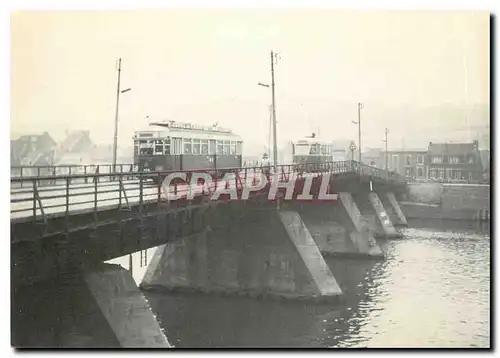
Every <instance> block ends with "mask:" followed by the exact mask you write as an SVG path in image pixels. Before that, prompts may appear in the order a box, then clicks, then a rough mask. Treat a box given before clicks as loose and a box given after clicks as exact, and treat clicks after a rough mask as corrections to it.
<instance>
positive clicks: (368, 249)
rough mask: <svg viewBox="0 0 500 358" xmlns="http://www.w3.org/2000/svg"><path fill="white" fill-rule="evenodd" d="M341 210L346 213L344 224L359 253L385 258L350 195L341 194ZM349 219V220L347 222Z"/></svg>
mask: <svg viewBox="0 0 500 358" xmlns="http://www.w3.org/2000/svg"><path fill="white" fill-rule="evenodd" d="M339 198H340V203H341V204H342V206H341V209H343V211H344V212H345V214H346V216H345V215H344V218H345V219H344V224H345V225H346V227H348V228H350V230H349V238H350V240H351V242H352V243H353V244H354V247H355V248H356V249H357V252H359V253H363V254H366V255H369V256H374V257H383V256H384V253H383V252H382V250H381V248H380V246H379V245H378V244H377V242H376V241H375V238H374V237H373V234H372V233H371V232H370V230H369V228H368V227H367V225H366V222H365V220H364V218H363V216H362V215H361V212H360V210H359V208H358V206H357V205H356V203H355V202H354V200H353V198H352V195H351V194H350V193H346V192H344V193H339ZM346 219H347V220H346Z"/></svg>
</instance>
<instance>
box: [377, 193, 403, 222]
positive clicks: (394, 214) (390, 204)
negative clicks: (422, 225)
mask: <svg viewBox="0 0 500 358" xmlns="http://www.w3.org/2000/svg"><path fill="white" fill-rule="evenodd" d="M380 199H381V200H382V203H383V205H384V208H386V209H387V213H388V214H389V217H390V219H391V221H392V223H393V225H394V226H396V227H398V226H400V227H405V226H408V221H406V216H405V214H404V213H403V210H401V207H400V205H399V203H398V200H397V199H396V196H395V195H394V193H393V192H387V193H383V194H381V195H380Z"/></svg>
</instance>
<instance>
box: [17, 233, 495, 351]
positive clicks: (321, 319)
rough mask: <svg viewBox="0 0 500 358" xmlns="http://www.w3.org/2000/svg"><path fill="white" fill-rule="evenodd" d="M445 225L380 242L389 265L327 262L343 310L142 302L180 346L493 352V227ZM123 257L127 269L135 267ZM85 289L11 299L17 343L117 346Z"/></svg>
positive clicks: (40, 287) (73, 285) (70, 281)
mask: <svg viewBox="0 0 500 358" xmlns="http://www.w3.org/2000/svg"><path fill="white" fill-rule="evenodd" d="M410 224H413V225H414V227H415V226H416V225H415V224H414V223H410ZM439 225H441V226H442V225H443V224H442V223H440V224H439V223H438V224H436V223H434V224H432V225H430V224H427V226H425V225H422V226H420V227H421V228H419V229H406V230H404V231H403V233H404V237H403V238H402V239H400V240H395V241H389V242H386V243H385V244H384V245H386V246H387V250H388V257H387V259H386V260H384V261H375V260H358V259H356V260H355V259H339V258H327V259H326V261H327V263H328V265H329V266H330V268H331V270H332V272H333V274H334V276H335V277H336V278H337V281H338V283H339V285H340V287H341V288H342V290H343V291H344V293H345V294H346V300H345V302H344V303H342V304H336V305H334V304H323V305H318V304H313V303H307V302H288V301H267V300H255V299H249V298H239V297H220V296H207V295H187V294H183V295H175V294H165V293H152V292H145V296H146V297H147V298H148V300H149V303H150V304H151V307H152V309H153V311H154V312H155V313H156V317H157V319H158V320H159V323H160V325H161V326H162V327H163V328H164V329H165V330H166V333H167V336H168V338H169V341H170V342H171V343H172V344H173V345H175V346H177V347H488V346H489V344H490V343H489V342H490V330H489V325H490V321H489V316H490V299H489V297H490V238H489V227H486V228H484V230H483V231H481V230H478V229H477V227H476V228H474V227H473V226H471V225H469V224H466V225H464V223H454V224H453V225H450V226H445V227H444V228H443V227H441V228H440V227H439ZM461 225H462V226H461ZM429 226H430V227H429ZM153 253H154V250H151V251H150V252H148V255H147V257H148V258H147V260H146V258H145V256H142V258H141V256H139V259H137V258H133V261H134V262H135V260H136V259H137V260H139V264H138V266H139V268H137V269H136V268H134V276H135V278H136V280H139V281H140V279H141V277H142V275H143V274H144V271H145V268H146V266H147V265H146V264H144V262H145V261H148V260H150V259H151V257H152V255H153ZM121 260H122V261H123V264H124V265H125V266H126V265H127V264H128V263H129V262H130V260H129V258H128V257H127V258H122V259H121ZM141 262H142V263H141ZM134 267H137V266H135V264H134ZM83 287H85V286H84V285H83V284H82V283H80V284H78V281H77V280H75V279H74V278H71V277H67V278H61V280H59V281H57V282H55V281H54V282H50V283H40V284H37V285H36V286H33V287H25V288H22V289H20V291H18V292H15V293H14V294H13V297H12V300H13V306H12V313H13V319H12V325H13V336H14V341H15V342H17V344H23V345H29V346H38V347H75V346H80V347H83V346H85V347H115V346H117V341H116V338H114V337H113V335H112V334H111V333H110V330H109V327H106V326H107V324H106V322H104V321H103V322H100V321H99V320H100V319H102V317H97V316H95V317H94V316H92V315H91V314H90V313H89V312H94V311H96V309H91V307H90V306H89V302H92V300H91V298H89V297H87V296H88V295H89V292H88V291H87V290H85V289H83ZM97 323H99V324H98V325H97V326H99V327H101V328H99V327H97V326H96V324H97Z"/></svg>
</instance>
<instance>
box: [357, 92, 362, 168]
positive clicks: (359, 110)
mask: <svg viewBox="0 0 500 358" xmlns="http://www.w3.org/2000/svg"><path fill="white" fill-rule="evenodd" d="M361 108H363V104H362V103H361V102H358V142H359V148H358V150H359V165H361ZM360 173H361V170H360Z"/></svg>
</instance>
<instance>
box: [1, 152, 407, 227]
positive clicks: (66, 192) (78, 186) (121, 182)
mask: <svg viewBox="0 0 500 358" xmlns="http://www.w3.org/2000/svg"><path fill="white" fill-rule="evenodd" d="M132 169H133V167H132V166H130V170H132ZM108 170H109V168H108ZM121 170H122V172H115V173H110V172H106V173H99V174H95V173H93V172H92V173H91V174H72V175H50V176H31V177H13V178H11V221H28V220H31V221H36V220H40V219H44V220H45V219H46V218H47V217H52V216H54V215H56V216H57V215H72V214H73V213H80V212H81V211H82V210H83V211H92V210H93V211H96V210H101V209H107V208H110V207H119V208H122V207H127V206H133V205H137V204H139V203H147V202H156V201H157V200H158V199H159V198H160V199H161V198H165V196H166V194H167V193H166V192H164V188H163V186H162V185H158V184H154V183H152V181H151V180H150V178H151V176H153V177H155V176H157V177H158V178H160V176H164V175H167V174H170V173H168V172H153V173H152V172H147V173H137V172H131V171H130V170H123V166H122V167H121ZM37 171H38V170H37ZM52 171H53V172H57V170H52ZM75 171H76V169H74V171H73V172H75ZM85 171H87V168H85ZM220 171H221V172H222V173H226V174H227V173H231V174H234V179H233V180H229V181H228V182H227V183H228V184H227V185H228V187H229V188H231V187H235V186H236V188H237V189H238V190H241V189H242V188H243V187H244V186H252V185H255V184H256V181H259V179H260V178H261V175H262V174H263V169H262V168H261V167H253V168H225V169H221V170H220ZM185 173H190V172H185ZM278 173H279V174H278V175H277V176H276V177H277V179H278V180H279V181H288V180H289V179H290V177H291V176H292V175H293V176H295V177H300V178H302V179H304V178H305V177H307V176H308V175H310V176H313V177H315V176H319V175H321V174H324V173H329V174H335V175H342V174H352V175H357V174H360V175H364V176H369V177H377V178H380V179H383V180H395V181H398V182H401V178H400V177H399V176H397V175H394V173H385V171H383V170H381V169H378V168H373V167H369V166H366V165H363V164H362V165H359V164H358V163H357V162H352V161H351V162H332V163H322V164H315V165H311V164H307V165H282V166H280V167H279V168H278ZM216 174H217V173H216ZM220 176H222V175H220ZM148 178H149V179H148ZM273 178H274V176H273V175H272V174H271V175H270V177H267V178H266V180H268V181H271V182H272V180H273ZM220 185H221V184H220V181H217V180H214V181H213V182H212V183H211V185H210V186H209V188H207V187H206V186H205V187H204V188H203V186H202V185H195V184H193V185H188V184H185V183H180V184H179V183H176V184H173V185H170V187H169V193H170V194H174V193H176V194H178V195H184V196H185V195H187V194H188V193H189V192H190V191H193V192H194V194H195V195H196V196H200V195H207V194H209V193H210V192H213V191H214V190H215V189H216V188H217V187H220ZM207 189H208V190H209V191H208V192H207Z"/></svg>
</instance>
